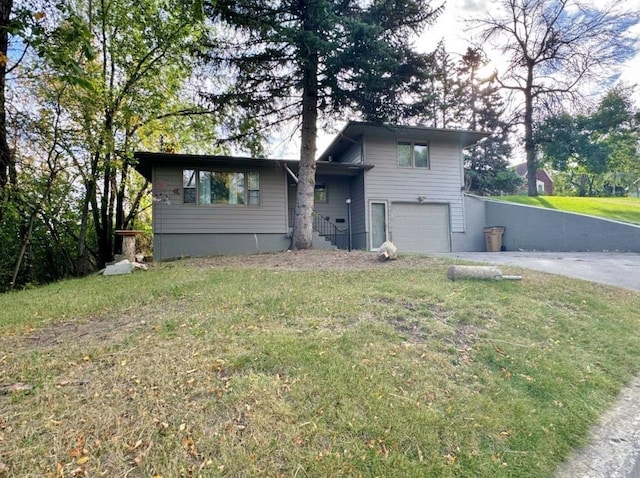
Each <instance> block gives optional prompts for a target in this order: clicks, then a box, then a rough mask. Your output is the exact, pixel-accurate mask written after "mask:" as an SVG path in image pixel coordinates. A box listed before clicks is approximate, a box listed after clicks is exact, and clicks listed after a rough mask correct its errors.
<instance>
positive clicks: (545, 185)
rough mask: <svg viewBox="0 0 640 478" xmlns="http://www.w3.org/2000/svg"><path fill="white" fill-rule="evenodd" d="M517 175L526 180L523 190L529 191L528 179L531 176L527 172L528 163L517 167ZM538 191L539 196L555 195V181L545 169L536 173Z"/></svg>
mask: <svg viewBox="0 0 640 478" xmlns="http://www.w3.org/2000/svg"><path fill="white" fill-rule="evenodd" d="M515 168H516V174H517V175H518V176H520V177H521V178H523V179H524V186H523V188H522V189H523V190H524V191H526V190H527V177H528V175H529V173H528V171H527V163H520V164H518V165H516V167H515ZM536 189H537V190H538V194H546V195H548V196H552V195H553V179H551V176H549V173H547V172H546V171H545V170H544V169H538V170H537V171H536Z"/></svg>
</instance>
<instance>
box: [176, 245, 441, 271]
mask: <svg viewBox="0 0 640 478" xmlns="http://www.w3.org/2000/svg"><path fill="white" fill-rule="evenodd" d="M184 262H185V263H186V264H187V265H193V266H203V267H225V268H226V267H233V268H235V267H242V268H264V269H277V270H290V271H317V270H331V269H338V270H350V269H351V270H362V269H372V268H377V267H385V268H396V267H402V268H421V267H430V266H433V265H434V264H438V263H439V261H438V259H436V258H433V257H425V256H419V255H399V256H398V258H397V259H396V260H390V261H380V260H378V255H377V253H375V252H367V251H350V252H349V251H343V250H337V251H322V250H309V251H285V252H274V253H264V254H250V255H237V256H216V257H204V258H202V257H198V258H191V259H186V260H185V261H184Z"/></svg>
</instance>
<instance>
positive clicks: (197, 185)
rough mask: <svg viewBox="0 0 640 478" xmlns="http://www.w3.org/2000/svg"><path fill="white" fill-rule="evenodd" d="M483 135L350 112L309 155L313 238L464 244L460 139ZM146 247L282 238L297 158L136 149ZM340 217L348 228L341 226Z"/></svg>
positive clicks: (281, 244)
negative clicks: (149, 238) (360, 118)
mask: <svg viewBox="0 0 640 478" xmlns="http://www.w3.org/2000/svg"><path fill="white" fill-rule="evenodd" d="M485 136H486V135H485V134H484V133H479V132H472V131H459V130H444V129H433V128H422V127H407V126H389V125H377V124H371V123H360V122H351V123H349V124H347V126H346V127H345V128H344V129H343V130H342V131H341V132H340V133H339V134H338V135H337V136H336V138H335V139H334V141H333V142H332V143H331V145H330V146H329V147H328V148H327V150H326V151H325V152H324V153H323V154H322V155H321V156H320V157H319V158H318V160H317V170H316V190H315V213H314V247H324V246H331V245H332V244H333V246H334V247H341V248H347V247H348V245H349V243H350V244H351V246H352V247H353V248H355V249H375V248H377V247H378V246H380V244H382V242H384V241H385V240H391V241H393V242H394V243H395V244H396V245H397V246H398V249H399V251H401V252H423V253H429V252H449V251H456V250H464V249H465V247H466V246H465V232H466V229H465V200H464V172H463V164H462V150H463V148H465V147H467V146H470V145H473V144H474V143H475V142H477V141H478V140H480V139H482V138H483V137H485ZM135 157H136V159H137V165H136V169H137V170H138V171H139V172H140V173H141V174H142V175H143V176H144V177H146V178H147V179H149V180H151V182H152V183H153V198H154V205H153V233H154V256H155V257H156V258H157V259H160V260H162V259H166V258H170V257H180V256H197V255H215V254H232V253H246V252H264V251H278V250H285V249H287V248H288V247H289V243H290V231H291V227H292V225H293V221H292V212H293V210H294V208H295V201H296V187H297V186H296V178H297V173H298V162H297V161H292V160H276V159H255V158H239V157H228V156H199V155H187V154H170V153H147V152H140V153H136V155H135ZM349 225H351V228H350V230H349Z"/></svg>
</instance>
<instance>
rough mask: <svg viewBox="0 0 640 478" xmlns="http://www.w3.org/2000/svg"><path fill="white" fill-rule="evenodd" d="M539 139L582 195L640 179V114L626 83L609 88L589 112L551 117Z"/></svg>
mask: <svg viewBox="0 0 640 478" xmlns="http://www.w3.org/2000/svg"><path fill="white" fill-rule="evenodd" d="M534 141H535V142H536V144H537V145H538V148H539V151H540V154H541V155H542V160H543V161H544V162H545V163H547V164H549V165H551V166H552V167H553V168H554V169H556V170H558V171H561V172H564V173H567V181H568V182H569V183H570V184H573V185H574V187H575V189H576V190H577V193H578V195H580V196H585V195H599V194H607V193H608V194H614V195H615V194H616V188H618V186H622V189H620V188H619V189H618V190H619V191H622V190H624V188H628V187H629V185H630V183H632V182H633V181H635V180H636V179H637V178H640V153H639V151H638V144H640V143H639V141H640V114H639V113H638V112H637V111H635V110H634V107H633V103H632V101H631V91H630V90H629V89H625V88H624V87H618V88H614V89H612V90H610V91H609V92H608V93H607V94H606V95H605V96H604V98H603V99H602V100H601V102H600V104H599V105H598V107H597V109H596V110H595V111H593V112H591V113H590V114H586V115H571V114H568V113H564V114H560V115H556V116H551V117H549V118H547V119H546V120H545V121H544V122H543V123H542V124H541V125H540V127H539V128H538V130H537V131H536V134H535V136H534ZM625 182H626V184H625ZM618 183H620V184H619V185H618Z"/></svg>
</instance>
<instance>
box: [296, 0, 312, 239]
mask: <svg viewBox="0 0 640 478" xmlns="http://www.w3.org/2000/svg"><path fill="white" fill-rule="evenodd" d="M316 10H317V2H315V1H310V2H308V4H307V5H306V8H305V9H304V30H305V31H307V32H310V33H311V34H312V35H313V34H315V33H316V30H317V25H316V22H317V20H316V19H317V18H318V17H317V15H316V13H317V12H316ZM300 49H301V51H304V52H306V55H305V59H304V65H303V80H302V81H303V85H302V88H303V93H302V133H301V144H300V168H299V172H298V192H297V196H296V212H295V218H294V222H293V241H292V244H291V245H292V248H293V249H311V248H312V247H313V200H314V197H313V195H314V190H315V185H316V138H317V133H318V126H317V122H318V51H317V48H316V47H314V46H313V45H305V44H303V45H301V46H300Z"/></svg>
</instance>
